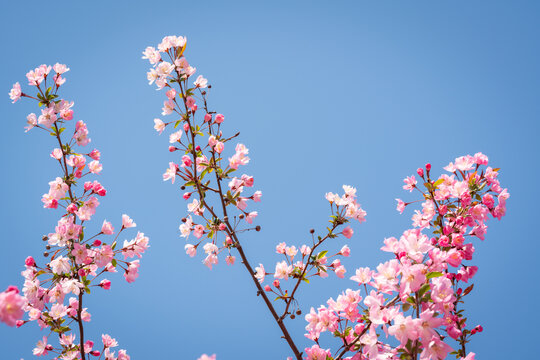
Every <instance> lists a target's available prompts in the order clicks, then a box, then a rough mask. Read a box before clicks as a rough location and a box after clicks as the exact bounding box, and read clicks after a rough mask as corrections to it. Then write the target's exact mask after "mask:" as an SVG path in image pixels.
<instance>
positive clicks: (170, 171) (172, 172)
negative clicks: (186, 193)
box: [163, 162, 178, 184]
mask: <svg viewBox="0 0 540 360" xmlns="http://www.w3.org/2000/svg"><path fill="white" fill-rule="evenodd" d="M177 171H178V165H176V164H175V163H173V162H169V167H168V168H167V170H166V171H165V173H164V174H163V181H167V180H171V182H172V183H173V184H174V180H176V172H177Z"/></svg>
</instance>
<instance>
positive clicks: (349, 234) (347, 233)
mask: <svg viewBox="0 0 540 360" xmlns="http://www.w3.org/2000/svg"><path fill="white" fill-rule="evenodd" d="M341 233H342V234H343V236H345V237H346V238H347V239H350V238H351V237H352V236H353V234H354V231H353V229H352V228H351V227H350V226H347V227H346V228H345V229H343V231H342V232H341Z"/></svg>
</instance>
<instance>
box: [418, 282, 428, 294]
mask: <svg viewBox="0 0 540 360" xmlns="http://www.w3.org/2000/svg"><path fill="white" fill-rule="evenodd" d="M428 290H429V284H424V285H423V286H422V287H421V288H420V290H418V296H420V297H422V296H424V294H425V293H426V292H427V291H428Z"/></svg>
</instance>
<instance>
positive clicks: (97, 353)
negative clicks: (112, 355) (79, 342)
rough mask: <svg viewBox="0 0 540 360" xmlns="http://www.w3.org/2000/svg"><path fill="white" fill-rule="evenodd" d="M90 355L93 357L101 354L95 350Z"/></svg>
mask: <svg viewBox="0 0 540 360" xmlns="http://www.w3.org/2000/svg"><path fill="white" fill-rule="evenodd" d="M90 355H92V356H100V355H101V353H100V352H99V351H98V350H93V351H90Z"/></svg>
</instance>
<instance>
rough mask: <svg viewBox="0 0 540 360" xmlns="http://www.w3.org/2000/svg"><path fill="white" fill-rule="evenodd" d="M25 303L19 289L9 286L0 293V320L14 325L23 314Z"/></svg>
mask: <svg viewBox="0 0 540 360" xmlns="http://www.w3.org/2000/svg"><path fill="white" fill-rule="evenodd" d="M32 260H33V259H32ZM34 264H35V262H34ZM25 304H26V301H25V299H24V298H23V297H22V296H21V295H19V290H18V289H17V288H16V287H15V286H9V287H8V288H7V290H6V291H4V292H2V293H0V321H1V322H3V323H5V324H7V325H8V326H15V324H16V323H17V320H19V319H22V317H23V315H24V310H23V307H24V306H25Z"/></svg>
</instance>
